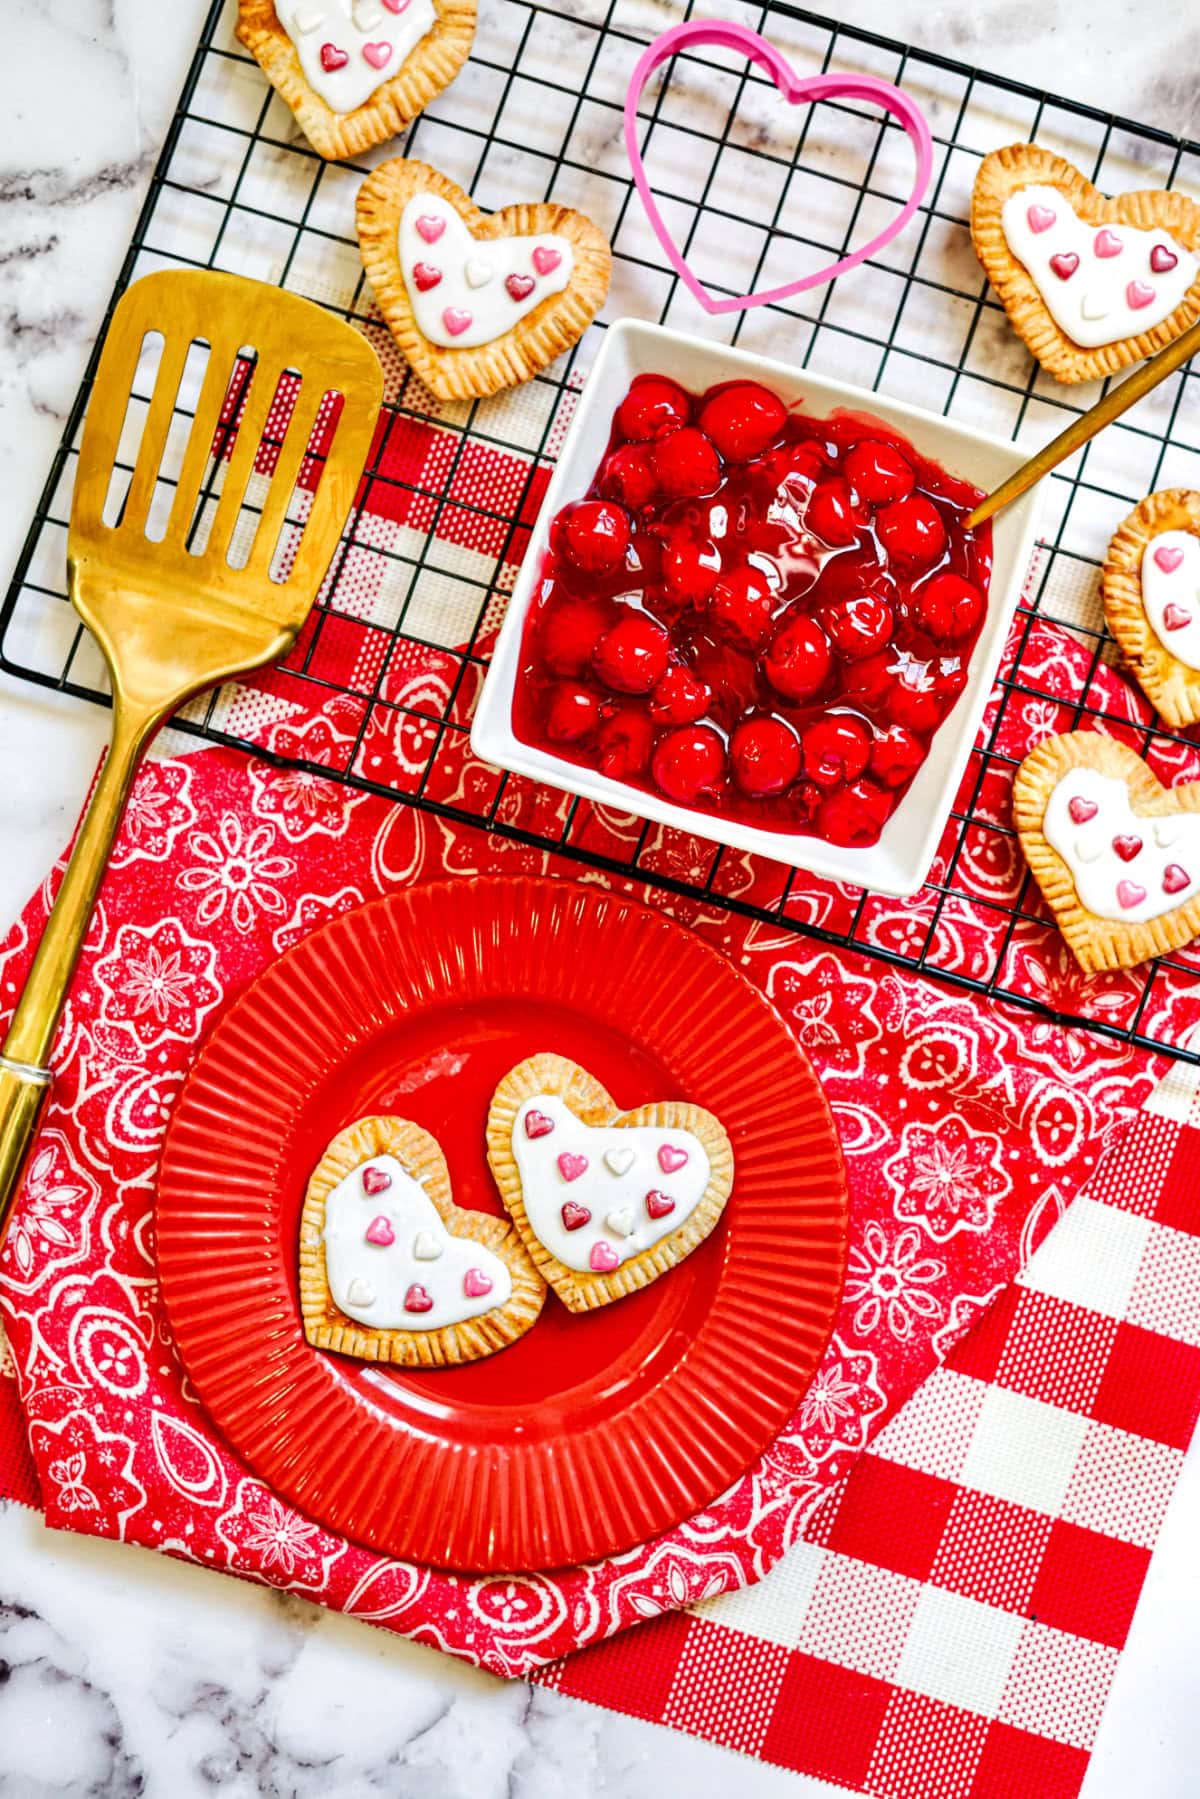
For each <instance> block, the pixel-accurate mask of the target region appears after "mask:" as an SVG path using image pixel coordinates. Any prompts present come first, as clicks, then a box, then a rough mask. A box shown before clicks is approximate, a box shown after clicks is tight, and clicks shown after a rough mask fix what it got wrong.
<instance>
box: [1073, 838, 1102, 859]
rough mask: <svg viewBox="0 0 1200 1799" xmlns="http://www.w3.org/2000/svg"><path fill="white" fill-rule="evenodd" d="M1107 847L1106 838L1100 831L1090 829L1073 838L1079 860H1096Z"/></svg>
mask: <svg viewBox="0 0 1200 1799" xmlns="http://www.w3.org/2000/svg"><path fill="white" fill-rule="evenodd" d="M1107 848H1108V838H1107V837H1106V836H1105V835H1104V833H1103V832H1102V831H1090V832H1087V833H1086V834H1085V835H1084V836H1082V837H1077V838H1076V839H1075V854H1076V855H1077V856H1078V857H1079V860H1080V861H1081V862H1098V861H1099V860H1100V858H1101V856H1102V855H1103V854H1104V852H1105V850H1106V849H1107Z"/></svg>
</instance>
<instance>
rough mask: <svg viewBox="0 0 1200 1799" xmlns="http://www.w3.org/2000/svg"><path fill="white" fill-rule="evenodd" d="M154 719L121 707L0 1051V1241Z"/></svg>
mask: <svg viewBox="0 0 1200 1799" xmlns="http://www.w3.org/2000/svg"><path fill="white" fill-rule="evenodd" d="M156 722H157V720H156V718H154V717H149V718H147V717H144V716H139V717H133V716H131V715H130V713H129V711H128V710H124V709H122V708H121V707H120V706H118V708H117V710H116V712H115V713H114V715H113V735H112V744H111V746H110V748H109V752H108V755H107V757H106V758H105V762H104V767H103V769H102V770H101V773H100V779H99V780H98V781H97V783H96V791H95V792H94V793H93V795H92V799H91V804H90V805H89V806H88V809H87V812H86V813H85V814H84V819H83V823H82V824H81V825H80V827H79V835H78V837H77V838H76V841H75V848H74V850H73V852H72V854H71V860H70V863H69V864H68V866H67V871H66V873H65V874H64V876H63V880H62V886H61V887H60V888H59V890H58V894H57V896H56V898H55V901H54V906H53V909H52V910H51V913H50V917H49V919H48V920H47V922H46V929H45V930H44V932H43V933H42V940H41V943H40V944H39V945H38V951H37V955H36V956H35V957H34V959H33V966H32V967H31V968H30V970H29V974H28V977H27V978H26V981H25V986H24V990H23V991H22V993H21V997H20V999H19V1000H18V1001H17V1009H16V1011H15V1012H14V1014H13V1020H12V1024H11V1025H10V1026H9V1031H8V1036H7V1037H6V1038H5V1040H4V1049H3V1052H2V1053H0V1244H2V1243H3V1241H4V1234H5V1230H6V1228H7V1224H8V1214H9V1210H10V1208H11V1206H12V1201H13V1196H14V1194H15V1193H16V1191H17V1186H18V1184H19V1181H20V1176H21V1170H22V1168H23V1167H24V1164H25V1157H26V1155H27V1154H28V1152H29V1145H30V1143H31V1142H32V1141H33V1135H34V1132H35V1131H36V1129H37V1123H38V1117H39V1115H40V1113H41V1109H42V1105H43V1102H44V1100H45V1098H46V1094H47V1092H48V1090H49V1087H50V1070H49V1068H48V1066H47V1063H48V1061H49V1056H50V1048H51V1045H52V1044H53V1042H54V1033H55V1031H56V1030H57V1029H58V1021H59V1018H60V1017H61V1016H62V1009H63V1002H64V1001H65V999H66V997H67V988H68V987H69V986H70V983H71V976H72V974H73V973H74V971H75V964H76V962H77V961H78V959H79V952H80V950H81V949H82V947H83V940H84V938H85V937H86V936H87V930H88V925H89V924H90V922H91V917H92V909H93V907H94V906H95V904H96V894H97V893H98V892H99V889H100V883H101V881H102V880H103V878H104V869H105V866H106V864H107V862H108V856H109V851H110V850H111V848H112V842H113V838H114V837H115V836H116V831H117V826H118V824H119V823H120V821H121V813H122V811H123V810H124V806H125V800H126V796H127V795H128V793H129V788H130V784H131V782H132V781H133V777H134V775H135V773H136V772H137V766H138V763H139V762H140V761H141V757H142V751H143V750H144V749H145V746H146V741H147V738H148V737H149V735H150V732H151V730H152V729H153V727H154V725H155V723H156Z"/></svg>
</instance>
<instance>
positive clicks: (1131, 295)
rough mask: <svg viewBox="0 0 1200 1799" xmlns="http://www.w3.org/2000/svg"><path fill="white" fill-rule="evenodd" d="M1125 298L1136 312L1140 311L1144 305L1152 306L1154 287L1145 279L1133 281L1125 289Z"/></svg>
mask: <svg viewBox="0 0 1200 1799" xmlns="http://www.w3.org/2000/svg"><path fill="white" fill-rule="evenodd" d="M1125 298H1126V299H1127V300H1128V302H1129V304H1130V306H1131V307H1132V308H1133V310H1134V312H1140V311H1141V310H1142V307H1143V306H1150V305H1152V304H1153V301H1154V289H1153V288H1152V287H1148V286H1147V285H1146V283H1145V282H1144V281H1131V282H1130V283H1129V286H1128V287H1127V288H1126V289H1125Z"/></svg>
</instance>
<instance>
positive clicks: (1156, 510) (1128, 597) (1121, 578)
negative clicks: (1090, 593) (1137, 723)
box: [1101, 487, 1200, 730]
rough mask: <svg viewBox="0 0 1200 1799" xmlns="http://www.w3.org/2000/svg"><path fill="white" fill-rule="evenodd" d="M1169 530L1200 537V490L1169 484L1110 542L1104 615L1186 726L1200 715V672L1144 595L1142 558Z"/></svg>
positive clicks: (1146, 682)
mask: <svg viewBox="0 0 1200 1799" xmlns="http://www.w3.org/2000/svg"><path fill="white" fill-rule="evenodd" d="M1163 531H1190V532H1192V534H1193V536H1195V537H1200V493H1192V492H1189V490H1188V489H1187V488H1183V487H1167V488H1163V489H1162V490H1161V491H1160V492H1158V493H1152V494H1150V495H1149V496H1148V497H1147V498H1146V499H1144V500H1142V501H1141V502H1140V504H1138V505H1137V506H1135V507H1134V509H1133V511H1132V512H1131V513H1130V514H1129V517H1128V518H1127V519H1126V520H1125V522H1124V524H1123V525H1122V526H1121V528H1120V529H1119V530H1118V532H1117V533H1116V535H1115V537H1114V538H1113V540H1112V542H1111V543H1110V544H1109V546H1108V555H1107V556H1106V557H1105V559H1104V569H1103V572H1102V575H1101V592H1102V594H1103V596H1104V616H1105V618H1106V619H1107V620H1108V628H1109V630H1110V631H1111V632H1112V634H1113V636H1114V637H1115V638H1116V640H1117V642H1118V644H1119V645H1120V646H1121V652H1122V654H1123V655H1124V657H1125V660H1126V662H1127V663H1128V664H1129V668H1130V671H1131V673H1132V674H1133V675H1134V676H1135V678H1136V679H1137V681H1138V682H1139V684H1140V685H1141V688H1142V691H1143V692H1144V693H1145V695H1146V697H1147V699H1148V700H1150V701H1151V703H1152V704H1153V705H1155V706H1157V708H1158V710H1159V711H1160V712H1161V713H1162V715H1163V717H1164V718H1165V719H1166V721H1167V723H1168V724H1169V725H1173V726H1174V727H1175V729H1176V730H1182V729H1183V728H1184V726H1185V725H1194V724H1195V723H1196V721H1197V719H1200V670H1197V669H1194V668H1189V667H1188V665H1187V663H1186V662H1181V661H1180V660H1179V658H1178V656H1173V655H1172V654H1171V652H1170V650H1169V649H1168V648H1167V647H1166V645H1165V644H1164V643H1163V642H1162V640H1161V639H1160V638H1159V636H1158V633H1157V632H1156V631H1155V629H1154V627H1153V625H1152V624H1151V623H1150V620H1149V618H1148V617H1147V616H1146V606H1145V602H1144V600H1143V597H1142V557H1143V555H1144V553H1145V550H1146V546H1147V545H1148V544H1149V543H1150V542H1151V540H1152V539H1153V538H1155V537H1157V536H1158V535H1159V534H1160V532H1163Z"/></svg>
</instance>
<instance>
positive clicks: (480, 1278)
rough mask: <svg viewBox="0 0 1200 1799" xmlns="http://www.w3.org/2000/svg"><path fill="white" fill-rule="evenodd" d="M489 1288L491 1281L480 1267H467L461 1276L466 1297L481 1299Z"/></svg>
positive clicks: (490, 1287)
mask: <svg viewBox="0 0 1200 1799" xmlns="http://www.w3.org/2000/svg"><path fill="white" fill-rule="evenodd" d="M491 1290H492V1283H491V1281H490V1279H489V1278H488V1276H487V1275H486V1274H485V1273H484V1272H483V1270H482V1268H468V1269H467V1272H466V1274H465V1275H464V1276H463V1292H464V1293H465V1294H466V1296H467V1298H468V1299H482V1298H483V1296H484V1294H485V1293H490V1292H491Z"/></svg>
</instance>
